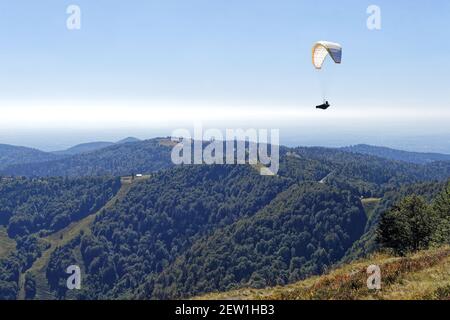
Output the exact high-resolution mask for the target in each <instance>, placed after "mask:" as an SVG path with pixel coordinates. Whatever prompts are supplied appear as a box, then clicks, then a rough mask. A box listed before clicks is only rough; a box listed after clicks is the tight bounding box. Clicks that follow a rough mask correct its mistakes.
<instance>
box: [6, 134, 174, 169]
mask: <svg viewBox="0 0 450 320" xmlns="http://www.w3.org/2000/svg"><path fill="white" fill-rule="evenodd" d="M161 141H162V139H151V140H145V141H140V142H133V143H120V144H114V145H112V146H109V147H106V148H102V149H100V150H94V151H91V152H88V153H81V154H76V155H73V156H69V157H64V158H63V159H59V160H54V161H47V162H33V163H27V164H18V165H11V166H9V167H7V168H5V169H4V170H2V171H0V174H2V175H11V176H27V177H46V176H60V177H66V176H69V177H88V176H104V175H113V176H127V175H130V174H132V173H151V172H154V171H157V170H160V169H163V168H167V167H170V166H172V162H171V158H170V153H171V148H170V146H167V145H166V144H164V143H161Z"/></svg>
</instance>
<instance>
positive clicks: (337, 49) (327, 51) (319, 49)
mask: <svg viewBox="0 0 450 320" xmlns="http://www.w3.org/2000/svg"><path fill="white" fill-rule="evenodd" d="M328 55H330V57H331V58H332V59H333V61H334V62H335V63H341V59H342V46H341V45H340V44H339V43H334V42H329V41H318V42H316V43H315V44H314V46H313V50H312V62H313V65H314V67H315V68H316V69H322V65H323V63H324V62H325V59H326V58H327V56H328Z"/></svg>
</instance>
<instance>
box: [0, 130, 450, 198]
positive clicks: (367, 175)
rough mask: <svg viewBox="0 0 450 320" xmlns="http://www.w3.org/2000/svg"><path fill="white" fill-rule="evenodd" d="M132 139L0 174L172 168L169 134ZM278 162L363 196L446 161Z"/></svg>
mask: <svg viewBox="0 0 450 320" xmlns="http://www.w3.org/2000/svg"><path fill="white" fill-rule="evenodd" d="M132 141H133V143H120V144H115V145H112V146H109V147H106V148H102V149H100V150H95V151H91V152H89V153H82V154H77V155H73V156H69V157H64V158H63V159H59V160H54V161H45V162H35V161H33V163H26V164H24V163H22V164H13V165H9V166H7V167H6V168H3V169H2V170H1V168H0V174H1V175H7V176H28V177H39V176H40V177H46V176H62V177H65V176H71V177H80V176H103V175H113V176H125V175H130V174H132V173H142V174H149V173H152V172H155V171H158V170H160V169H165V168H170V167H172V166H173V163H172V160H171V151H172V146H173V145H174V144H173V142H171V141H170V139H169V138H155V139H150V140H144V141H135V140H132ZM293 158H295V159H293ZM298 160H300V161H301V160H303V162H304V165H303V166H302V167H296V166H292V165H291V166H285V165H283V164H285V163H287V162H293V161H297V163H300V162H299V161H298ZM280 162H281V164H280V168H281V171H282V172H281V173H280V174H284V173H283V172H285V171H286V170H289V171H290V172H289V175H291V176H293V175H295V172H294V171H296V172H297V173H299V174H300V175H304V173H301V171H305V170H306V171H308V175H309V176H314V180H315V181H319V180H321V179H322V178H324V177H325V176H327V175H330V177H329V179H328V180H329V181H328V182H331V181H333V183H334V184H335V185H336V186H338V187H341V188H344V187H345V188H349V187H355V186H357V189H358V192H360V193H361V194H365V195H367V196H370V193H372V192H374V193H375V194H377V193H378V194H381V193H382V192H383V190H379V188H380V187H382V186H387V185H390V186H395V187H398V186H399V185H401V184H404V183H416V182H421V181H430V180H445V179H446V178H447V177H448V176H450V161H448V162H445V161H444V162H442V161H441V162H433V163H429V164H425V165H419V164H413V163H406V162H399V161H394V160H388V159H383V158H379V157H376V156H370V155H363V154H357V153H352V152H346V151H342V150H337V149H331V148H318V147H317V148H314V147H309V148H306V147H298V148H286V147H283V146H281V147H280ZM306 162H308V163H306ZM283 170H284V171H283ZM349 181H350V183H349ZM377 189H378V190H377ZM367 191H369V192H368V193H367ZM366 193H367V194H366Z"/></svg>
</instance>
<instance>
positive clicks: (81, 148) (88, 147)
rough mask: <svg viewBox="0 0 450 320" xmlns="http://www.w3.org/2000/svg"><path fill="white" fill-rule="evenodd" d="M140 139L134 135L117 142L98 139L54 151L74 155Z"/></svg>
mask: <svg viewBox="0 0 450 320" xmlns="http://www.w3.org/2000/svg"><path fill="white" fill-rule="evenodd" d="M139 141H140V140H139V139H137V138H133V137H128V138H125V139H122V140H119V141H117V142H109V141H97V142H88V143H81V144H77V145H76V146H73V147H70V148H68V149H65V150H60V151H54V152H52V153H54V154H59V155H66V156H73V155H76V154H80V153H86V152H92V151H96V150H100V149H104V148H107V147H110V146H112V145H115V144H123V143H133V142H139Z"/></svg>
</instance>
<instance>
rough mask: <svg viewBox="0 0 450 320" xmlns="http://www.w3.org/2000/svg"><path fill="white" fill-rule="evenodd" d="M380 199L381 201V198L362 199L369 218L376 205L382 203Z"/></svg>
mask: <svg viewBox="0 0 450 320" xmlns="http://www.w3.org/2000/svg"><path fill="white" fill-rule="evenodd" d="M380 201H381V198H366V199H361V203H362V205H363V207H364V211H365V212H366V215H367V219H370V217H371V216H372V213H373V211H374V210H375V208H376V206H377V205H378V204H379V203H380Z"/></svg>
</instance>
